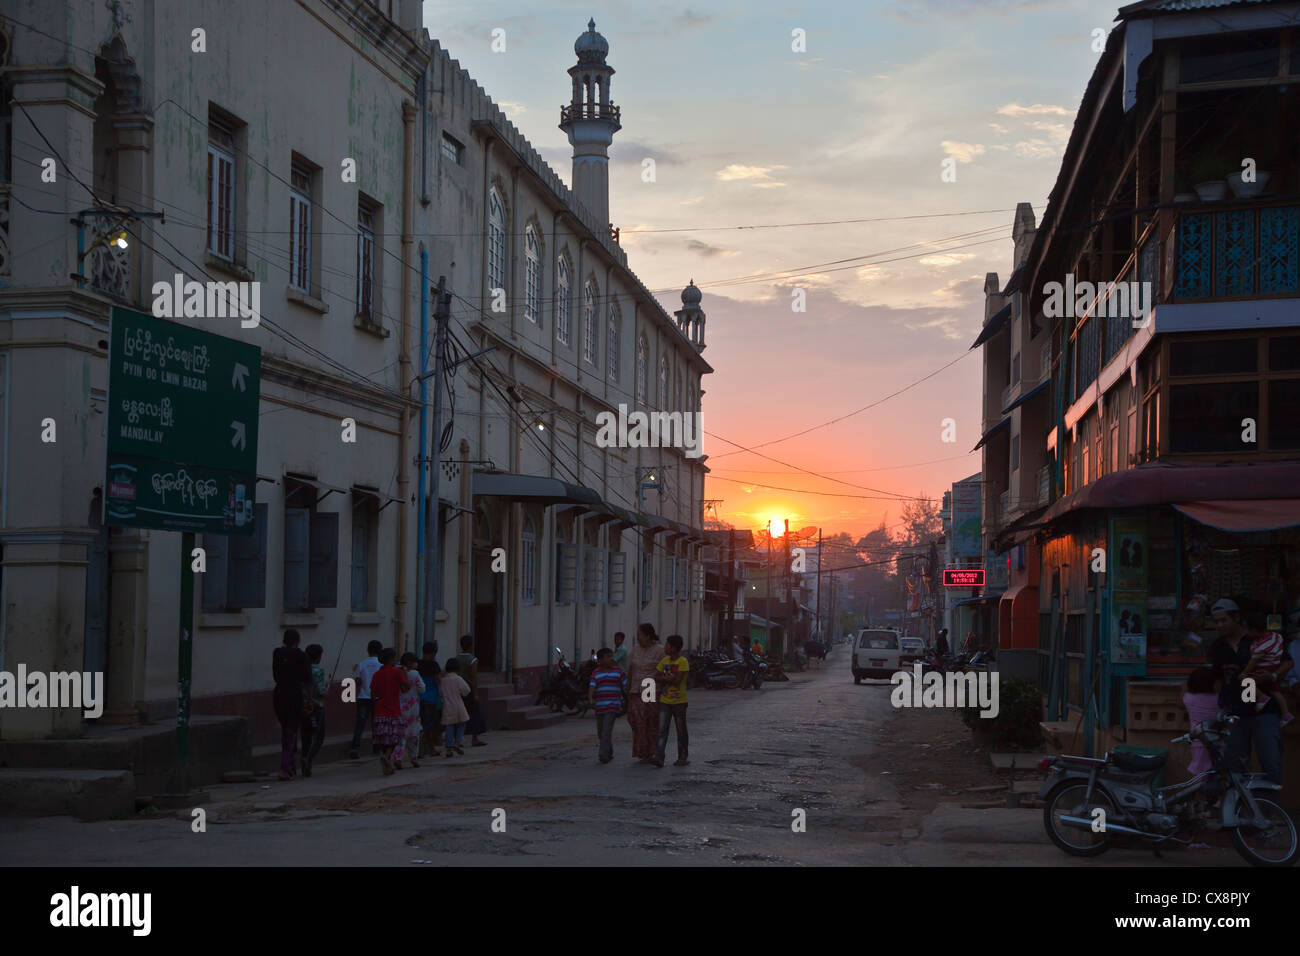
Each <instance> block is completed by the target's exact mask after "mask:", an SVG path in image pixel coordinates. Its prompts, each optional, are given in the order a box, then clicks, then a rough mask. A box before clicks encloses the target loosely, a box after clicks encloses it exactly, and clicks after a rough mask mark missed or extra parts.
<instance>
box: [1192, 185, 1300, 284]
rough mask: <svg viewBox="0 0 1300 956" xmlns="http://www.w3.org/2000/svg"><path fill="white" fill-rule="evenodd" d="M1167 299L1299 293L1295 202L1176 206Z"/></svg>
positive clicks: (1299, 214)
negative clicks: (1170, 294)
mask: <svg viewBox="0 0 1300 956" xmlns="http://www.w3.org/2000/svg"><path fill="white" fill-rule="evenodd" d="M1170 239H1171V241H1176V242H1177V252H1176V255H1175V259H1174V262H1175V272H1174V277H1173V298H1174V299H1176V300H1187V299H1210V298H1214V299H1233V298H1245V297H1263V296H1284V295H1295V294H1297V293H1300V205H1295V204H1291V205H1261V204H1253V203H1252V204H1249V205H1242V204H1241V203H1238V204H1236V205H1232V206H1219V207H1214V208H1209V209H1202V208H1200V207H1197V208H1194V209H1180V210H1178V221H1177V223H1176V224H1175V226H1174V229H1173V231H1172V234H1171V237H1170Z"/></svg>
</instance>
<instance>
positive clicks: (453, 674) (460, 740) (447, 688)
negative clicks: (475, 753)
mask: <svg viewBox="0 0 1300 956" xmlns="http://www.w3.org/2000/svg"><path fill="white" fill-rule="evenodd" d="M438 689H439V690H440V691H441V692H442V726H443V733H444V734H445V735H446V742H447V753H446V756H448V757H450V756H452V754H453V753H458V754H460V755H461V756H464V754H465V746H464V745H465V725H466V724H468V723H469V710H468V709H466V707H465V698H466V697H468V696H469V684H467V683H465V681H464V679H463V678H462V677H461V676H460V661H458V660H457V659H456V658H454V657H452V658H450V659H448V661H447V669H446V670H445V671H444V672H443V675H442V681H441V682H440V683H439V685H438Z"/></svg>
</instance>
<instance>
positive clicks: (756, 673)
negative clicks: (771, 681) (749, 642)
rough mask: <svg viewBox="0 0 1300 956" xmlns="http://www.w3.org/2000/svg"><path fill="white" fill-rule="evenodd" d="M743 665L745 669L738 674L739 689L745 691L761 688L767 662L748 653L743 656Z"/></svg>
mask: <svg viewBox="0 0 1300 956" xmlns="http://www.w3.org/2000/svg"><path fill="white" fill-rule="evenodd" d="M744 664H745V669H744V670H743V671H741V674H740V689H741V690H747V689H749V688H750V687H752V688H754V690H758V689H759V688H760V687H762V686H763V678H764V676H766V674H767V661H765V660H763V658H762V657H760V656H759V655H757V654H754V653H748V654H746V655H745V661H744Z"/></svg>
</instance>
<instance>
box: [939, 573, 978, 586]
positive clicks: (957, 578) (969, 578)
mask: <svg viewBox="0 0 1300 956" xmlns="http://www.w3.org/2000/svg"><path fill="white" fill-rule="evenodd" d="M943 586H944V587H946V588H982V587H984V569H983V568H944V569H943Z"/></svg>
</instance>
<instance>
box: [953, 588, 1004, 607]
mask: <svg viewBox="0 0 1300 956" xmlns="http://www.w3.org/2000/svg"><path fill="white" fill-rule="evenodd" d="M1002 593H1003V592H1001V591H999V592H998V593H997V594H984V595H981V596H980V597H973V598H962V599H961V600H960V601H953V602H952V603H951V604H949V605H948V606H949V607H957V606H958V605H961V604H983V603H985V602H987V601H998V600H1001V598H1002Z"/></svg>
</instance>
